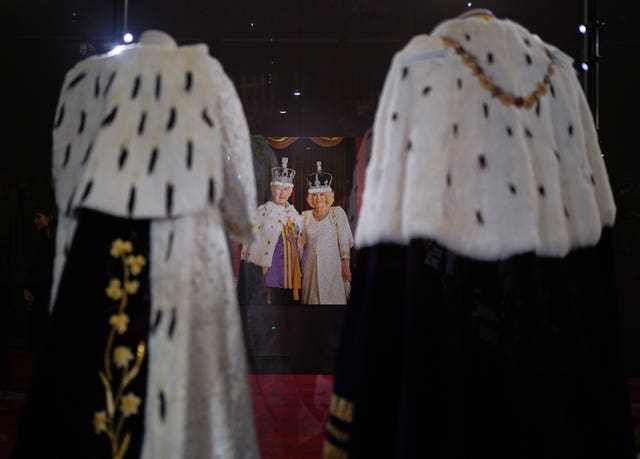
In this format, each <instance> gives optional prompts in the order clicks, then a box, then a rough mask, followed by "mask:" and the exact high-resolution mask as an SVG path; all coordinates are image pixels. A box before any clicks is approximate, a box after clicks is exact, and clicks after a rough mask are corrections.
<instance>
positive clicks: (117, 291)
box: [105, 279, 124, 301]
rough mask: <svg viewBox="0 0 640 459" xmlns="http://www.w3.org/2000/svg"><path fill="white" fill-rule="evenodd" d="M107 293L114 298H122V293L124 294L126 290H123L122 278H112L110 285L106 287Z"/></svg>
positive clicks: (116, 299)
mask: <svg viewBox="0 0 640 459" xmlns="http://www.w3.org/2000/svg"><path fill="white" fill-rule="evenodd" d="M105 293H106V294H107V296H108V297H109V298H111V299H112V300H115V301H118V300H120V299H121V298H122V295H124V291H123V290H122V281H121V280H120V279H111V280H110V281H109V286H108V287H107V288H106V289H105Z"/></svg>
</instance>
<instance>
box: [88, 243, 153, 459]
mask: <svg viewBox="0 0 640 459" xmlns="http://www.w3.org/2000/svg"><path fill="white" fill-rule="evenodd" d="M109 253H110V254H111V256H112V257H114V258H117V259H120V262H121V263H122V276H121V278H112V279H110V280H109V285H108V287H107V288H105V293H106V295H107V297H108V298H110V299H111V300H113V301H117V302H118V304H117V311H114V312H113V313H111V315H110V316H109V324H110V325H111V330H110V331H109V336H108V337H107V343H106V346H105V349H104V370H103V371H99V372H98V376H99V378H100V381H101V382H102V385H103V386H104V391H105V402H106V410H103V411H96V412H95V413H94V416H93V427H94V429H95V431H96V434H100V433H101V432H104V433H105V435H106V436H107V437H108V438H109V442H110V444H111V457H112V459H122V458H123V457H124V456H125V455H126V453H127V450H128V448H129V444H130V443H131V432H126V431H123V426H124V421H125V418H128V417H130V416H133V415H134V414H138V409H139V406H140V404H141V403H142V399H141V398H140V397H138V396H137V395H135V394H134V393H133V392H128V393H127V394H126V395H123V394H124V392H125V389H126V388H127V387H128V386H129V384H130V383H131V382H132V381H133V380H134V379H135V378H136V376H137V375H138V374H139V373H140V370H141V368H142V362H143V360H144V355H145V349H146V346H145V343H144V341H140V343H139V344H138V346H137V348H136V353H135V355H134V353H133V351H132V349H131V348H129V347H127V346H115V348H114V340H115V339H117V335H122V334H124V333H125V332H126V331H127V329H128V328H129V321H130V319H129V316H128V315H127V313H126V312H125V310H126V308H127V305H128V303H129V297H130V295H135V294H136V293H137V292H138V290H139V289H140V282H139V281H138V280H136V279H133V276H137V275H138V274H140V273H141V272H142V268H143V267H144V266H145V265H146V263H147V261H146V259H145V258H144V256H142V255H140V254H138V255H134V254H133V244H132V243H131V242H130V241H123V240H122V239H120V238H118V239H116V240H114V241H113V242H112V243H111V250H110V252H109ZM113 368H119V369H120V370H121V371H120V372H118V373H116V374H114V372H113ZM116 407H117V408H116Z"/></svg>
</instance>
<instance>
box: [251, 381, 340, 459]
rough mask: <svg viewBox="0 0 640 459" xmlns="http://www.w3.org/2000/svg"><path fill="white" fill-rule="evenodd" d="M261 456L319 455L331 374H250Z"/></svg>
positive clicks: (271, 458)
mask: <svg viewBox="0 0 640 459" xmlns="http://www.w3.org/2000/svg"><path fill="white" fill-rule="evenodd" d="M250 382H251V386H252V388H253V406H254V413H255V420H256V431H257V433H258V440H259V443H260V454H261V457H262V458H263V459H294V458H311V457H313V458H320V457H322V444H323V442H324V431H325V430H324V429H325V425H326V420H327V416H328V413H329V401H330V399H331V389H332V387H333V377H332V376H329V375H274V374H267V375H251V376H250Z"/></svg>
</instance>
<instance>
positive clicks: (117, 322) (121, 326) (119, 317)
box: [109, 312, 129, 335]
mask: <svg viewBox="0 0 640 459" xmlns="http://www.w3.org/2000/svg"><path fill="white" fill-rule="evenodd" d="M109 324H110V325H111V326H112V327H114V328H115V329H116V331H117V332H118V333H119V334H121V335H122V334H123V333H124V332H126V331H127V327H128V326H129V316H128V315H126V314H125V313H124V312H121V313H120V314H112V315H111V317H110V318H109Z"/></svg>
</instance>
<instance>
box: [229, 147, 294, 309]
mask: <svg viewBox="0 0 640 459" xmlns="http://www.w3.org/2000/svg"><path fill="white" fill-rule="evenodd" d="M287 163H288V159H287V158H282V167H274V168H272V169H271V182H270V184H269V188H270V189H271V195H272V200H271V201H267V202H266V203H264V204H262V205H261V206H259V207H258V211H257V213H256V221H255V223H254V225H255V228H256V234H257V237H256V240H255V241H254V242H252V243H251V244H245V245H244V246H243V247H242V255H241V257H242V260H245V261H248V262H250V263H253V264H255V265H258V266H261V267H262V274H263V281H264V285H265V286H266V287H267V303H269V304H278V305H281V304H294V303H297V302H298V301H299V299H300V296H299V295H300V286H301V271H300V258H301V256H302V247H303V240H302V238H301V236H300V232H301V227H302V221H301V216H300V214H299V213H298V211H297V210H296V208H295V207H294V206H293V205H291V204H289V202H288V200H289V197H290V196H291V193H292V192H293V179H294V177H295V175H296V172H295V171H294V170H293V169H291V168H289V167H287Z"/></svg>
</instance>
